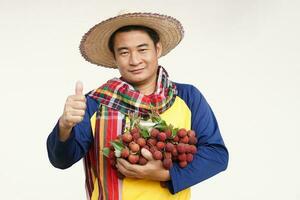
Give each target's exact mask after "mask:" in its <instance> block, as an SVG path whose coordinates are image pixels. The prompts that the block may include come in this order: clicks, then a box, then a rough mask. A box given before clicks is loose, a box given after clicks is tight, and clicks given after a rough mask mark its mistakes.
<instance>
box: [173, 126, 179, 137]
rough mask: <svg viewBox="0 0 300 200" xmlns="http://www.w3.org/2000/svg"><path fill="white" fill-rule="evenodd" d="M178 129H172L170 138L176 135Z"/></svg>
mask: <svg viewBox="0 0 300 200" xmlns="http://www.w3.org/2000/svg"><path fill="white" fill-rule="evenodd" d="M178 130H179V129H178V128H174V129H172V138H174V137H175V136H176V135H177V132H178Z"/></svg>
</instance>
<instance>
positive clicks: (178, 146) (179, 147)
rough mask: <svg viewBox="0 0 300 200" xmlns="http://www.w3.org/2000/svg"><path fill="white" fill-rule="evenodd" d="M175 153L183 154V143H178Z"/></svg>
mask: <svg viewBox="0 0 300 200" xmlns="http://www.w3.org/2000/svg"><path fill="white" fill-rule="evenodd" d="M177 151H178V153H184V152H185V145H184V144H183V143H179V144H178V145H177Z"/></svg>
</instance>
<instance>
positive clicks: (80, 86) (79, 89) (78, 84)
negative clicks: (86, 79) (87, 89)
mask: <svg viewBox="0 0 300 200" xmlns="http://www.w3.org/2000/svg"><path fill="white" fill-rule="evenodd" d="M75 94H76V95H83V83H82V82H81V81H77V82H76V86H75Z"/></svg>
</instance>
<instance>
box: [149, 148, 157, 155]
mask: <svg viewBox="0 0 300 200" xmlns="http://www.w3.org/2000/svg"><path fill="white" fill-rule="evenodd" d="M155 151H158V150H157V147H156V146H152V147H150V152H151V153H152V154H153V153H154V152H155Z"/></svg>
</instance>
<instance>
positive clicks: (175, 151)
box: [172, 148, 178, 157]
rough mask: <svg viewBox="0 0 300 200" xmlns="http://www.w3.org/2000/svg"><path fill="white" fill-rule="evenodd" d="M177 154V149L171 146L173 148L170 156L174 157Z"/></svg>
mask: <svg viewBox="0 0 300 200" xmlns="http://www.w3.org/2000/svg"><path fill="white" fill-rule="evenodd" d="M177 155H178V152H177V149H176V148H173V150H172V156H173V157H175V156H177Z"/></svg>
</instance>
